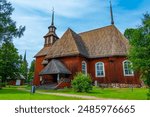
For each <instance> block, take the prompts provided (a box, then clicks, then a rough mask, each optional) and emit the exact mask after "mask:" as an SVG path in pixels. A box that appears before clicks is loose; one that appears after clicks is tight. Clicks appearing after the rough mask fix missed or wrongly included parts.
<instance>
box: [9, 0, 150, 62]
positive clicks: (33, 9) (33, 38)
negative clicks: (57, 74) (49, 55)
mask: <svg viewBox="0 0 150 117" xmlns="http://www.w3.org/2000/svg"><path fill="white" fill-rule="evenodd" d="M9 1H10V2H11V3H12V5H13V6H14V7H15V11H14V13H13V19H14V20H15V21H17V25H18V26H19V25H25V26H26V31H25V34H24V36H23V37H22V38H21V39H14V43H15V45H16V47H17V48H18V49H19V52H20V54H22V55H23V54H24V52H25V50H27V57H28V61H29V63H30V62H31V60H32V59H33V56H34V55H35V54H36V53H37V52H38V51H39V50H40V49H41V48H42V47H43V43H44V39H43V36H44V35H45V34H46V33H47V32H48V29H47V27H48V26H49V25H50V15H51V14H50V13H51V9H52V7H54V8H55V12H56V13H55V14H56V18H55V22H56V23H55V24H56V27H57V34H58V36H61V35H62V34H63V33H64V31H65V30H66V29H67V27H71V28H73V30H75V31H77V32H82V31H86V30H90V29H93V28H98V27H101V26H104V25H109V24H110V13H109V4H108V3H109V1H108V0H9ZM118 3H119V0H113V10H114V18H115V23H116V25H117V27H118V28H119V29H120V30H121V32H123V31H124V30H125V29H126V28H128V27H135V26H136V25H137V24H139V23H140V19H141V17H142V13H144V12H145V11H146V10H150V9H149V4H147V2H143V4H141V7H140V8H139V9H133V10H128V9H123V8H121V7H120V6H118Z"/></svg>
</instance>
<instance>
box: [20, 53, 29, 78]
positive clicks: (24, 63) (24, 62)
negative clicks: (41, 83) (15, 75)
mask: <svg viewBox="0 0 150 117" xmlns="http://www.w3.org/2000/svg"><path fill="white" fill-rule="evenodd" d="M21 58H22V56H21ZM20 73H21V74H22V75H23V76H24V77H25V79H26V80H27V78H28V62H27V60H26V51H25V54H24V57H23V59H21V68H20Z"/></svg>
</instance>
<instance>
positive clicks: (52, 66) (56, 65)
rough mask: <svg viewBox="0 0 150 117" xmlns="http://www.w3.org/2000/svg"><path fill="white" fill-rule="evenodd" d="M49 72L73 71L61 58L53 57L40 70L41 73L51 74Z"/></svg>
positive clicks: (66, 72) (62, 72) (67, 72)
mask: <svg viewBox="0 0 150 117" xmlns="http://www.w3.org/2000/svg"><path fill="white" fill-rule="evenodd" d="M49 74H71V72H70V71H69V70H68V69H67V68H66V66H65V65H64V64H63V63H61V62H60V61H59V60H56V59H53V60H51V61H50V62H49V64H48V65H47V66H46V67H45V68H44V69H43V70H42V71H41V72H40V74H39V75H49Z"/></svg>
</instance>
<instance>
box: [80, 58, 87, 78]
mask: <svg viewBox="0 0 150 117" xmlns="http://www.w3.org/2000/svg"><path fill="white" fill-rule="evenodd" d="M83 64H84V65H85V74H86V75H87V63H86V62H85V61H82V65H83ZM82 65H81V67H82ZM83 71H84V70H83V67H82V73H83Z"/></svg>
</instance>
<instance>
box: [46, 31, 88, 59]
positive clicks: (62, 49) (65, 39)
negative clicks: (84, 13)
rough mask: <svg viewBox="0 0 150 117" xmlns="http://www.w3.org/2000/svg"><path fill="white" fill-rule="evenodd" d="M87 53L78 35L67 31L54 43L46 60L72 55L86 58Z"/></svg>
mask: <svg viewBox="0 0 150 117" xmlns="http://www.w3.org/2000/svg"><path fill="white" fill-rule="evenodd" d="M87 54H88V53H87V51H86V50H85V47H84V45H83V43H82V40H81V38H80V36H79V35H78V34H76V33H75V32H74V31H72V30H71V29H68V30H67V31H66V32H65V34H64V35H63V36H62V38H61V39H60V40H58V41H57V42H55V43H54V45H53V46H52V48H51V49H50V50H49V52H48V55H47V56H46V58H56V57H64V56H72V55H83V56H87Z"/></svg>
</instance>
